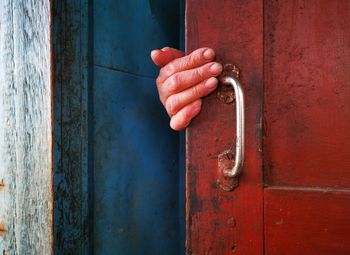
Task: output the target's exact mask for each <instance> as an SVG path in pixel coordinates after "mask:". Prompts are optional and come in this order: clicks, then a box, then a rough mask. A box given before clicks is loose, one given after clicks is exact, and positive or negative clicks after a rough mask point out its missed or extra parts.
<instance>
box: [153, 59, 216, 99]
mask: <svg viewBox="0 0 350 255" xmlns="http://www.w3.org/2000/svg"><path fill="white" fill-rule="evenodd" d="M221 72H222V65H221V64H219V63H215V62H214V63H207V64H205V65H203V66H200V67H198V68H195V69H190V70H187V71H182V72H179V73H175V74H174V75H172V76H170V77H169V78H168V79H167V80H166V81H165V82H164V83H159V82H157V87H158V91H159V96H160V100H161V101H162V103H163V104H164V105H165V102H166V100H167V99H168V97H169V96H170V95H173V94H176V93H179V92H181V91H184V90H186V89H188V88H190V87H192V86H195V85H197V84H198V83H200V82H202V81H204V80H207V79H209V78H210V77H215V76H218V75H219V74H220V73H221Z"/></svg>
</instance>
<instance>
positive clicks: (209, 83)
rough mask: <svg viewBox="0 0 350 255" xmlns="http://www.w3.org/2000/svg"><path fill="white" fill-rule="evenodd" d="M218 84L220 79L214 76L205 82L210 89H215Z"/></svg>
mask: <svg viewBox="0 0 350 255" xmlns="http://www.w3.org/2000/svg"><path fill="white" fill-rule="evenodd" d="M217 85H218V80H217V79H216V78H214V77H211V78H209V79H208V80H207V81H206V82H205V83H204V86H205V87H207V88H208V89H213V88H215V87H216V86H217Z"/></svg>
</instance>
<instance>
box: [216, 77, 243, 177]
mask: <svg viewBox="0 0 350 255" xmlns="http://www.w3.org/2000/svg"><path fill="white" fill-rule="evenodd" d="M220 82H221V83H223V84H227V85H231V86H232V87H233V90H234V92H235V98H236V152H235V159H234V161H235V164H234V166H233V167H232V168H231V169H224V171H223V173H224V175H225V176H226V177H231V178H232V177H237V176H239V175H240V173H241V172H242V166H243V162H244V94H243V89H242V86H241V83H240V82H239V80H238V79H237V78H234V77H232V76H229V75H223V76H221V77H220Z"/></svg>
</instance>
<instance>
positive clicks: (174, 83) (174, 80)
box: [168, 75, 180, 93]
mask: <svg viewBox="0 0 350 255" xmlns="http://www.w3.org/2000/svg"><path fill="white" fill-rule="evenodd" d="M179 84H180V78H179V76H178V75H172V76H170V77H169V81H168V91H169V93H174V92H176V91H177V89H178V87H179Z"/></svg>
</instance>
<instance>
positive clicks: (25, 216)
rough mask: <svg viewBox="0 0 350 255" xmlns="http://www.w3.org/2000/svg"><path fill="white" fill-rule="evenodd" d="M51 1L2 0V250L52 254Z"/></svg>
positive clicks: (0, 146)
mask: <svg viewBox="0 0 350 255" xmlns="http://www.w3.org/2000/svg"><path fill="white" fill-rule="evenodd" d="M50 52H51V46H50V1H48V0H36V1H33V0H31V1H27V0H1V1H0V180H3V183H4V187H3V188H1V190H0V223H2V224H3V228H4V231H1V227H0V254H20V255H22V254H45V255H46V254H52V196H53V194H52V124H51V123H52V121H51V120H52V116H51V115H52V113H51V56H50V55H51V53H50Z"/></svg>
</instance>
